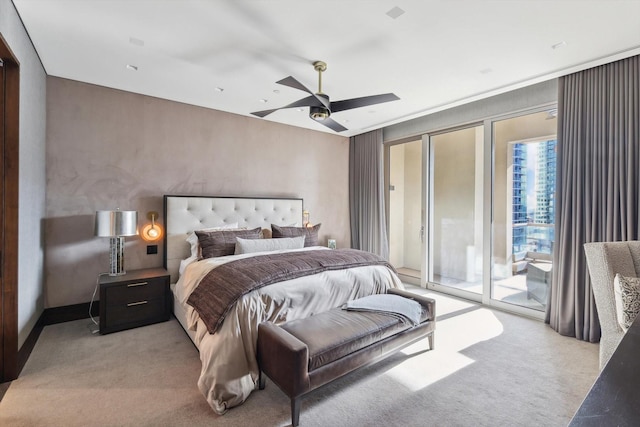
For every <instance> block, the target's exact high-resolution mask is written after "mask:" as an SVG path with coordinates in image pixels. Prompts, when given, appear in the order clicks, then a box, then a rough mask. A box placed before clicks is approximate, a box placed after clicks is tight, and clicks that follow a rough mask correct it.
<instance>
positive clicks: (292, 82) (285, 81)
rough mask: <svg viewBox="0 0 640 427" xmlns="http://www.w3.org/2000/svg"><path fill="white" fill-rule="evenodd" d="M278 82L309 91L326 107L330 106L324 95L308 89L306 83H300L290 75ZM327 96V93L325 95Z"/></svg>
mask: <svg viewBox="0 0 640 427" xmlns="http://www.w3.org/2000/svg"><path fill="white" fill-rule="evenodd" d="M276 83H277V84H281V85H284V86H289V87H292V88H294V89H298V90H301V91H304V92H307V93H310V94H311V96H313V97H315V98H316V99H317V100H318V101H320V102H321V103H322V105H324V106H325V108H329V100H328V99H325V98H324V97H322V96H318V95H317V94H315V93H313V92H311V91H310V90H309V89H307V87H306V86H305V85H303V84H302V83H300V82H299V81H298V80H296V79H295V78H293V77H291V76H289V77H285V78H284V79H282V80H279V81H277V82H276ZM325 96H326V95H325Z"/></svg>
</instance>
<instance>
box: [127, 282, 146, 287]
mask: <svg viewBox="0 0 640 427" xmlns="http://www.w3.org/2000/svg"><path fill="white" fill-rule="evenodd" d="M146 284H147V282H140V283H129V284H128V285H127V288H133V287H134V286H144V285H146Z"/></svg>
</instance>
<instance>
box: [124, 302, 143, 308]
mask: <svg viewBox="0 0 640 427" xmlns="http://www.w3.org/2000/svg"><path fill="white" fill-rule="evenodd" d="M147 302H148V301H138V302H130V303H129V304H127V307H133V306H134V305H142V304H146V303H147Z"/></svg>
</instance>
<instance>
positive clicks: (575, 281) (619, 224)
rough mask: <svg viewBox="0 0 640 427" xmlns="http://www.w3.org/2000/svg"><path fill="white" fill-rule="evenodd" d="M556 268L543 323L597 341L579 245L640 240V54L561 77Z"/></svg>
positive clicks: (595, 313) (596, 323)
mask: <svg viewBox="0 0 640 427" xmlns="http://www.w3.org/2000/svg"><path fill="white" fill-rule="evenodd" d="M557 154H558V156H557V168H558V169H557V175H556V176H557V187H556V236H555V252H554V270H553V281H552V283H553V284H552V286H551V292H550V296H549V304H548V305H547V313H546V321H547V323H549V324H550V325H551V327H552V328H553V329H555V330H556V331H558V332H559V333H560V334H562V335H567V336H574V337H576V338H579V339H582V340H586V341H591V342H596V341H598V340H599V339H600V324H599V322H598V318H597V312H596V307H595V302H594V299H593V293H592V290H591V282H590V279H589V274H588V271H587V265H586V260H585V256H584V251H583V247H582V245H583V244H584V243H587V242H601V241H623V240H637V239H638V238H639V236H640V234H639V232H640V207H639V206H638V202H639V200H640V197H639V195H640V173H639V169H640V56H634V57H631V58H627V59H624V60H621V61H617V62H613V63H610V64H606V65H603V66H600V67H596V68H591V69H589V70H585V71H581V72H579V73H575V74H571V75H568V76H565V77H561V78H560V81H559V85H558V153H557Z"/></svg>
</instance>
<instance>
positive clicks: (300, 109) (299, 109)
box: [296, 108, 304, 111]
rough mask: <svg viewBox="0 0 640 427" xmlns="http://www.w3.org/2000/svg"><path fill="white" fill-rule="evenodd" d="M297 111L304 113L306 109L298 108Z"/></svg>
mask: <svg viewBox="0 0 640 427" xmlns="http://www.w3.org/2000/svg"><path fill="white" fill-rule="evenodd" d="M296 111H304V108H296Z"/></svg>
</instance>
